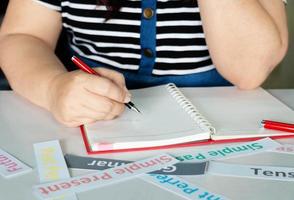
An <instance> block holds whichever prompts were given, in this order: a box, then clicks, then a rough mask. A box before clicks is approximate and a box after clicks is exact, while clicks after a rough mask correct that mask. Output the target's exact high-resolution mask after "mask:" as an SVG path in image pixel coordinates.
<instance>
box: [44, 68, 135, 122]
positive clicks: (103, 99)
mask: <svg viewBox="0 0 294 200" xmlns="http://www.w3.org/2000/svg"><path fill="white" fill-rule="evenodd" d="M95 70H96V71H97V72H98V73H99V74H100V75H101V76H96V75H92V74H87V73H85V72H82V71H80V70H77V71H73V72H67V73H63V74H60V75H57V76H56V77H54V79H53V80H52V81H51V82H50V86H49V91H48V105H47V108H48V110H50V111H51V112H52V114H53V115H54V116H55V118H56V119H57V120H58V121H59V122H61V123H63V124H65V125H66V126H69V127H76V126H79V125H82V124H87V123H92V122H95V121H97V120H109V119H113V118H115V117H117V116H118V115H120V114H121V113H122V112H123V111H124V108H125V106H124V103H127V102H129V101H130V93H129V92H128V90H127V88H126V86H125V80H124V77H123V75H121V74H120V73H118V72H115V71H113V70H109V69H105V68H96V69H95Z"/></svg>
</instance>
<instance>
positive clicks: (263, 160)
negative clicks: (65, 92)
mask: <svg viewBox="0 0 294 200" xmlns="http://www.w3.org/2000/svg"><path fill="white" fill-rule="evenodd" d="M269 92H270V93H271V94H273V95H274V96H276V97H277V98H278V99H280V100H281V101H282V102H284V103H285V104H287V105H288V106H289V107H291V108H292V109H293V108H294V89H283V90H269ZM0 128H1V129H0V130H1V133H0V147H1V148H2V149H4V150H6V151H7V152H9V153H11V154H12V155H14V156H15V157H17V158H19V159H20V160H21V161H23V162H25V163H27V164H28V165H30V166H31V167H32V168H34V170H33V172H30V173H27V174H25V175H22V176H18V177H15V178H11V179H4V178H2V177H0V199H3V197H5V199H7V200H34V199H36V198H35V197H34V196H33V194H32V186H33V185H35V184H38V183H39V180H38V175H37V170H36V163H35V158H34V151H33V144H34V143H38V142H44V141H49V140H55V139H59V141H60V143H61V147H62V150H63V153H71V154H75V155H81V156H86V155H87V154H86V152H85V148H84V144H83V141H82V139H81V134H80V132H79V129H77V128H65V127H63V126H62V125H60V124H58V123H57V122H56V121H55V120H54V119H53V118H52V116H51V115H50V114H49V113H48V112H44V111H43V110H42V109H40V108H38V107H36V106H33V105H31V104H30V103H29V102H27V101H26V100H24V99H22V98H21V97H19V96H17V95H16V94H14V93H13V92H10V91H2V92H0ZM279 142H281V143H290V144H294V139H283V140H279ZM215 146H221V145H211V146H209V147H189V148H182V149H169V150H158V151H141V152H130V153H116V154H107V155H99V157H104V158H113V159H121V160H123V159H125V160H138V159H142V158H146V157H150V156H154V155H157V154H159V153H161V152H166V153H171V154H173V155H176V154H181V153H184V152H185V153H188V152H193V151H195V150H199V149H200V148H202V149H203V148H213V147H215ZM97 157H98V156H97ZM226 161H227V162H232V163H242V164H252V165H254V164H256V165H273V166H274V165H278V166H285V167H293V166H294V155H287V154H279V153H263V154H258V155H252V156H248V157H242V158H241V157H240V158H234V159H228V160H226ZM70 172H71V175H72V176H76V175H80V174H83V173H88V172H89V171H86V170H70ZM184 178H185V179H187V180H189V181H190V182H192V183H195V184H197V185H198V186H200V187H205V188H207V189H208V190H210V191H212V192H215V193H219V194H223V195H224V196H226V197H228V198H230V199H234V200H249V199H250V200H254V199H256V200H257V199H258V200H262V199H267V200H271V199H272V200H277V199H279V200H284V199H285V200H290V199H293V198H294V182H282V181H270V180H258V179H246V178H234V177H220V176H213V175H207V176H197V177H195V176H194V177H193V176H189V177H184ZM97 197H99V199H111V200H116V199H117V200H122V199H130V200H138V199H140V200H147V199H148V200H155V199H160V200H163V199H168V200H180V199H183V198H181V197H179V196H177V195H175V194H172V193H170V192H168V191H165V190H162V189H160V188H158V187H156V186H154V185H151V184H149V183H146V182H144V181H142V180H140V179H138V178H135V179H132V180H128V181H126V182H121V183H116V184H113V185H111V186H107V187H103V188H100V189H95V190H91V191H88V192H84V193H80V194H78V198H79V199H80V200H92V199H97Z"/></svg>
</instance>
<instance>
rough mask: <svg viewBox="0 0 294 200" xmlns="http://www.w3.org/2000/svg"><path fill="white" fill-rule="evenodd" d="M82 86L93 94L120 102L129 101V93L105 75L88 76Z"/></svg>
mask: <svg viewBox="0 0 294 200" xmlns="http://www.w3.org/2000/svg"><path fill="white" fill-rule="evenodd" d="M84 86H85V88H86V89H87V90H88V91H90V92H92V93H94V94H99V95H101V96H104V97H107V98H109V99H112V100H114V101H117V102H120V103H127V102H129V101H130V94H129V93H128V92H127V91H126V90H125V89H124V88H122V87H120V86H119V85H117V84H116V83H115V82H113V81H112V80H111V79H109V78H106V77H97V76H89V78H88V79H87V82H86V83H85V85H84Z"/></svg>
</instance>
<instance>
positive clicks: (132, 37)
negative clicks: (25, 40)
mask: <svg viewBox="0 0 294 200" xmlns="http://www.w3.org/2000/svg"><path fill="white" fill-rule="evenodd" d="M34 1H36V2H38V3H41V4H43V5H45V6H47V7H48V8H52V9H54V10H57V11H59V12H61V15H62V20H63V27H64V28H65V29H66V31H67V32H68V35H69V37H70V45H71V48H72V49H73V50H74V51H75V52H77V53H78V54H80V55H81V56H84V57H86V58H88V59H91V60H94V61H98V62H99V63H103V64H105V65H109V66H113V67H117V68H121V69H128V70H138V69H139V67H140V60H141V59H142V47H141V45H140V25H141V19H142V8H141V1H140V0H122V2H123V3H122V5H123V6H122V8H121V9H120V12H119V14H118V15H116V16H115V17H113V18H111V19H110V20H108V21H106V22H105V14H106V7H105V6H100V5H99V6H97V2H96V0H69V1H62V0H34ZM155 12H156V27H155V30H156V38H155V40H156V41H155V51H156V53H155V55H156V56H155V58H154V59H155V61H154V66H153V69H152V74H153V75H183V74H192V73H199V72H204V71H208V70H212V69H214V66H213V64H212V61H211V58H210V55H209V51H208V48H207V45H206V42H205V35H204V33H203V29H202V22H201V18H200V13H199V8H198V5H197V3H195V1H194V2H192V1H184V0H157V2H156V11H155Z"/></svg>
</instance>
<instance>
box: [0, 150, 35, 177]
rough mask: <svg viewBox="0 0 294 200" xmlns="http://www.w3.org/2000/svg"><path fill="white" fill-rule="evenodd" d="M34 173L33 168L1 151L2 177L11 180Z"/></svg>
mask: <svg viewBox="0 0 294 200" xmlns="http://www.w3.org/2000/svg"><path fill="white" fill-rule="evenodd" d="M30 171H32V168H30V167H29V166H27V165H26V164H24V163H22V162H21V161H19V160H18V159H16V158H15V157H13V156H12V155H10V154H9V153H7V152H5V151H4V150H2V149H0V175H1V176H3V177H4V178H11V177H14V176H17V175H21V174H24V173H27V172H30Z"/></svg>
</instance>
